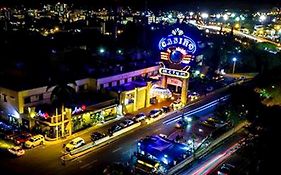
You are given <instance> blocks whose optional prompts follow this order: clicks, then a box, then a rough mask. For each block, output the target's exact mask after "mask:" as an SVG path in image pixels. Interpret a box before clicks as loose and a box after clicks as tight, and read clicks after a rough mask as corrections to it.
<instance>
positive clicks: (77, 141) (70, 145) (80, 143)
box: [65, 137, 85, 151]
mask: <svg viewBox="0 0 281 175" xmlns="http://www.w3.org/2000/svg"><path fill="white" fill-rule="evenodd" d="M83 145H85V140H84V139H82V138H81V137H77V138H75V139H73V140H71V141H70V142H69V143H68V144H66V146H65V150H66V151H72V150H74V149H76V148H79V147H80V146H83Z"/></svg>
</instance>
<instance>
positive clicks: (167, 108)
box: [162, 106, 171, 113]
mask: <svg viewBox="0 0 281 175" xmlns="http://www.w3.org/2000/svg"><path fill="white" fill-rule="evenodd" d="M170 110H171V109H170V107H169V106H162V111H163V112H165V113H167V112H170Z"/></svg>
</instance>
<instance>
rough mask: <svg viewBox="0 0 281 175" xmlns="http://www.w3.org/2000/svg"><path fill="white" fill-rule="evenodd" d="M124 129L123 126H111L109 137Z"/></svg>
mask: <svg viewBox="0 0 281 175" xmlns="http://www.w3.org/2000/svg"><path fill="white" fill-rule="evenodd" d="M121 129H122V127H121V126H119V125H117V124H116V125H113V126H111V128H109V129H108V134H109V135H112V134H113V133H114V132H117V131H119V130H121Z"/></svg>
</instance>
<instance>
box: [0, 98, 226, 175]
mask: <svg viewBox="0 0 281 175" xmlns="http://www.w3.org/2000/svg"><path fill="white" fill-rule="evenodd" d="M219 96H221V95H219ZM216 98H218V97H217V95H214V96H209V97H207V98H204V99H203V100H201V101H198V102H197V103H195V104H194V105H191V106H189V107H188V110H193V109H196V108H198V107H201V106H203V105H204V104H206V103H209V102H211V101H213V100H214V99H216ZM211 109H214V106H211V108H205V109H204V110H203V111H202V110H199V111H200V115H202V116H206V115H207V114H208V113H211V111H212V110H211ZM204 112H205V113H204ZM195 114H196V113H194V115H195ZM178 115H179V114H178V113H174V114H172V115H169V116H166V117H165V118H164V119H161V120H159V121H157V122H155V123H152V124H150V125H142V126H140V127H139V128H137V129H136V130H132V131H130V132H128V133H125V134H124V135H121V136H119V137H118V139H117V140H114V141H112V142H111V143H109V144H107V145H105V146H103V147H101V148H97V149H96V150H94V151H93V152H90V153H89V154H86V155H84V156H82V157H80V158H77V159H75V160H72V161H67V162H65V163H66V164H65V165H63V164H62V162H61V160H60V156H61V155H62V150H63V149H62V148H63V147H62V145H63V143H66V142H68V140H66V141H64V142H60V143H56V144H52V143H51V144H47V145H43V146H39V147H37V148H34V149H30V150H26V154H25V155H24V156H22V157H19V158H11V157H10V156H9V155H7V156H1V161H0V164H1V167H6V168H7V169H9V171H10V172H9V174H48V175H52V174H77V173H83V174H93V172H95V174H96V172H101V170H102V169H103V168H104V167H105V165H108V164H110V163H113V162H122V163H124V162H127V161H129V160H130V158H131V156H132V155H133V153H134V152H135V151H136V142H137V141H138V140H139V139H141V138H143V137H145V136H148V135H152V134H160V133H162V134H166V135H170V134H171V133H173V131H174V130H175V127H174V126H172V125H165V124H163V123H164V122H165V121H166V120H169V119H171V118H179V117H176V116H178ZM111 125H112V124H109V125H106V126H104V127H101V128H99V129H97V130H96V131H99V132H105V133H106V132H107V129H108V128H109V127H110V126H111ZM89 132H91V131H89ZM89 132H84V133H83V134H82V135H79V136H80V137H82V138H84V139H85V140H86V142H89V140H90V133H89ZM3 154H5V153H3ZM23 165H24V166H23ZM1 174H2V173H1Z"/></svg>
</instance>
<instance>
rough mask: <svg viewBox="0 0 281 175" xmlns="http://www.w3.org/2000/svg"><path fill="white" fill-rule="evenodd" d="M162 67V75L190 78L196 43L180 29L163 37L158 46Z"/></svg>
mask: <svg viewBox="0 0 281 175" xmlns="http://www.w3.org/2000/svg"><path fill="white" fill-rule="evenodd" d="M158 47H159V50H160V51H161V52H160V58H161V60H162V62H161V65H162V67H161V68H160V69H159V72H160V74H162V75H167V76H171V77H177V78H184V79H186V78H189V75H190V74H189V72H188V70H189V69H190V65H189V64H190V61H191V60H192V59H193V58H194V56H193V55H194V53H195V52H196V49H197V47H196V43H195V42H194V41H193V40H192V39H191V38H190V37H188V36H186V35H184V32H183V31H182V30H180V29H179V28H176V29H174V30H172V34H170V35H168V36H167V37H163V38H162V39H161V40H160V41H159V44H158Z"/></svg>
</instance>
